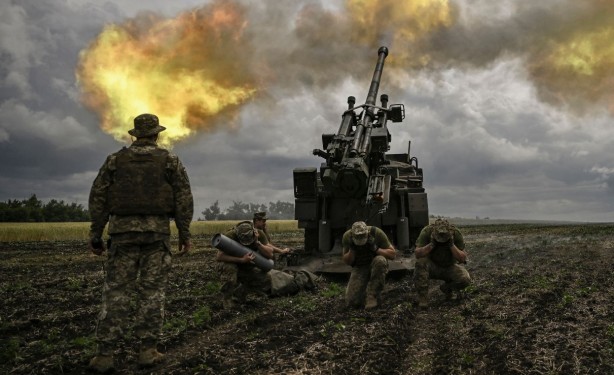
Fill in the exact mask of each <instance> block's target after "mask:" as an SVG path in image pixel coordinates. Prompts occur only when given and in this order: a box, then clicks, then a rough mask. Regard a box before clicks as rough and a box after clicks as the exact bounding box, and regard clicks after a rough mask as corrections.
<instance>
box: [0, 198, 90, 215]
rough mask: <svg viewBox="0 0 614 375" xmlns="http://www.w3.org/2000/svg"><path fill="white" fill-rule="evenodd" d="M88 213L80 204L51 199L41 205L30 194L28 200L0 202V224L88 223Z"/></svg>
mask: <svg viewBox="0 0 614 375" xmlns="http://www.w3.org/2000/svg"><path fill="white" fill-rule="evenodd" d="M89 220H90V214H89V211H88V210H87V209H86V208H84V207H83V205H81V204H77V203H66V202H64V201H63V200H61V201H57V200H56V199H52V200H50V201H49V202H47V203H43V201H41V200H40V199H38V198H37V197H36V194H32V195H31V196H30V198H28V199H23V200H17V199H12V200H11V199H9V200H7V201H6V202H0V222H68V221H89Z"/></svg>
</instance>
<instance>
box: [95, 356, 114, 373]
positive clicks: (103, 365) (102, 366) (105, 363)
mask: <svg viewBox="0 0 614 375" xmlns="http://www.w3.org/2000/svg"><path fill="white" fill-rule="evenodd" d="M89 369H90V370H92V371H95V372H98V373H100V374H108V373H110V372H112V371H113V370H115V366H114V364H113V356H112V355H102V354H98V355H96V356H95V357H94V358H92V359H91V360H90V364H89Z"/></svg>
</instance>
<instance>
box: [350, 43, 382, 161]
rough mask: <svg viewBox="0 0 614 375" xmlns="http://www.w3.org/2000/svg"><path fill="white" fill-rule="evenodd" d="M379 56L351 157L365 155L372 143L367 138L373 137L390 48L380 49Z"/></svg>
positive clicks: (355, 134) (357, 127) (351, 150)
mask: <svg viewBox="0 0 614 375" xmlns="http://www.w3.org/2000/svg"><path fill="white" fill-rule="evenodd" d="M377 54H378V59H377V64H376V65H375V71H374V72H373V79H371V86H370V87H369V94H368V95H367V101H366V103H365V104H366V108H365V116H364V118H363V121H362V122H361V123H359V124H358V126H356V131H355V133H354V142H353V143H352V148H351V149H350V156H351V157H356V156H358V155H359V154H360V153H364V150H366V149H367V145H368V144H369V141H370V139H365V137H367V136H369V137H370V136H371V130H370V128H371V126H372V124H373V120H374V119H375V114H374V113H373V108H372V106H375V101H376V99H377V92H378V91H379V83H380V81H381V78H382V73H383V71H384V60H386V57H387V56H388V48H387V47H380V48H379V50H378V51H377ZM365 129H367V130H365Z"/></svg>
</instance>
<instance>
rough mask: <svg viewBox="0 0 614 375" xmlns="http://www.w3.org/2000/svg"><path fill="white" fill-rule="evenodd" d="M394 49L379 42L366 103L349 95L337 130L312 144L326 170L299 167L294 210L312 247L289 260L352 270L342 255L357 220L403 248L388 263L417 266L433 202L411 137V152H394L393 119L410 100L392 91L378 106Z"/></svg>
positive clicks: (318, 267)
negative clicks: (392, 97) (393, 100)
mask: <svg viewBox="0 0 614 375" xmlns="http://www.w3.org/2000/svg"><path fill="white" fill-rule="evenodd" d="M387 56H388V48H386V47H381V48H379V50H378V60H377V64H376V66H375V71H374V73H373V79H372V80H371V85H370V88H369V92H368V95H367V99H366V101H365V103H364V104H362V105H359V106H355V104H356V99H355V97H353V96H350V97H349V98H348V109H347V110H346V111H345V112H343V115H342V116H341V125H340V126H339V130H338V131H337V133H336V134H323V135H322V149H315V150H313V154H314V155H317V156H319V157H321V158H323V159H324V162H323V163H322V164H321V165H320V170H319V171H318V169H317V168H315V167H314V168H296V169H294V171H293V177H294V197H295V214H294V217H295V219H296V220H297V221H298V226H299V228H303V229H304V231H305V239H304V244H305V247H304V252H303V253H300V254H298V255H299V259H295V260H294V261H292V262H291V264H290V265H292V264H295V265H299V264H301V265H303V266H306V267H307V268H309V269H311V270H312V271H314V272H319V273H345V272H350V271H351V268H350V267H349V266H347V265H345V264H343V263H342V262H341V255H340V254H341V251H342V249H341V238H342V236H343V233H344V232H345V231H346V230H347V229H349V228H350V227H351V225H352V224H353V223H354V222H355V221H365V222H366V223H367V225H374V226H377V227H379V228H381V229H382V230H384V232H386V234H387V235H388V238H389V239H390V240H391V241H392V243H393V244H394V246H395V248H396V249H397V250H400V251H401V252H402V254H403V255H404V256H403V257H400V258H399V257H397V259H396V260H394V261H391V262H389V269H390V271H397V270H412V269H413V265H414V259H413V257H411V255H412V253H413V248H414V244H415V241H416V238H417V236H418V234H419V233H420V230H421V229H422V228H423V227H424V226H426V225H428V220H429V219H428V203H427V196H426V192H425V190H424V187H423V186H422V183H423V174H422V169H421V168H419V167H418V159H417V158H416V157H413V156H411V154H410V148H411V141H409V142H408V150H407V153H406V154H387V151H389V150H390V141H391V139H392V138H391V135H390V132H389V131H388V122H389V121H391V122H393V123H397V122H401V121H403V119H404V118H405V107H404V105H403V104H393V105H388V95H381V97H380V103H381V104H380V105H379V106H378V105H376V97H377V93H378V90H379V85H380V79H381V76H382V72H383V68H384V61H385V59H386V57H387Z"/></svg>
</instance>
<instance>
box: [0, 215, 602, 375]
mask: <svg viewBox="0 0 614 375" xmlns="http://www.w3.org/2000/svg"><path fill="white" fill-rule="evenodd" d="M460 228H461V230H462V231H463V233H464V234H465V240H466V242H467V246H468V250H469V254H470V260H469V263H468V266H467V268H468V270H469V272H470V273H471V275H472V277H473V279H474V284H473V285H472V286H470V287H469V288H468V291H467V294H466V297H465V298H464V299H463V300H461V301H445V300H444V297H443V294H442V293H441V292H440V291H439V289H438V287H437V286H438V283H437V282H435V281H433V282H431V291H430V300H431V305H430V307H429V308H427V309H426V310H418V309H417V308H415V307H414V306H413V304H412V302H411V300H412V297H413V295H414V292H413V286H412V282H411V276H410V275H398V276H397V277H391V278H390V279H389V282H388V285H387V288H386V291H385V294H384V299H385V300H384V304H383V306H382V307H381V308H379V309H377V310H375V311H369V312H365V311H357V310H346V309H344V307H343V288H344V286H345V280H343V279H337V280H331V279H327V280H322V281H321V282H320V283H319V288H318V290H317V291H316V292H313V293H302V294H299V295H297V296H294V297H286V298H273V299H268V298H264V297H251V298H250V299H249V300H248V303H247V304H246V305H244V306H242V307H241V308H239V309H236V310H232V311H224V310H222V309H221V303H220V300H219V296H218V290H219V286H220V285H219V282H218V281H217V278H216V276H215V274H214V272H213V271H212V258H213V254H214V250H213V249H211V248H210V247H209V241H210V238H205V237H203V238H196V239H195V248H196V250H195V251H194V252H193V253H192V254H191V255H190V256H187V257H181V258H175V259H174V269H173V273H172V275H171V280H170V285H169V288H168V293H167V296H168V297H167V318H166V324H165V328H164V333H165V335H164V340H163V341H162V342H161V345H160V348H161V349H162V351H165V352H166V353H167V360H166V361H165V362H164V363H163V364H161V365H159V366H158V367H154V368H152V369H148V370H141V369H139V368H137V366H136V364H135V354H136V352H135V351H136V350H137V346H136V344H135V343H134V339H133V337H132V332H128V333H127V337H126V341H125V343H124V344H123V346H122V347H121V348H119V349H118V351H117V353H116V354H117V355H116V361H117V365H118V369H117V371H116V373H119V374H150V373H155V374H197V373H198V374H334V375H338V374H408V375H409V374H412V375H413V374H612V373H614V302H613V301H614V286H613V285H614V260H613V256H614V225H601V224H599V225H598V224H594V225H539V224H516V225H488V226H462V227H460ZM274 240H275V242H277V243H280V244H285V245H290V246H291V247H297V248H298V247H300V241H301V238H300V233H299V232H296V233H286V234H279V235H276V236H274ZM102 280H103V263H102V258H98V257H95V256H93V255H89V254H88V253H87V251H86V248H85V243H84V242H83V243H82V242H31V243H0V299H1V300H2V304H1V305H0V373H2V374H46V373H48V374H59V373H66V374H81V373H84V372H86V365H87V362H88V360H89V358H90V357H91V355H92V353H93V350H94V344H93V333H94V329H95V320H96V315H97V312H98V306H99V303H100V296H101V286H102Z"/></svg>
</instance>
